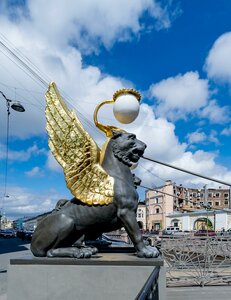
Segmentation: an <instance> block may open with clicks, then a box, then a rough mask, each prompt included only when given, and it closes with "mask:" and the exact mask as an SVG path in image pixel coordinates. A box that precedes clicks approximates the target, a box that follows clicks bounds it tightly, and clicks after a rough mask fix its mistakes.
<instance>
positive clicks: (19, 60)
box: [0, 41, 102, 134]
mask: <svg viewBox="0 0 231 300" xmlns="http://www.w3.org/2000/svg"><path fill="white" fill-rule="evenodd" d="M0 47H2V48H3V49H4V50H5V51H6V52H7V53H8V55H7V54H6V53H5V52H3V51H2V50H1V49H0V51H1V52H2V53H3V54H4V55H5V56H6V57H7V58H8V59H10V60H11V61H12V62H13V63H15V64H16V65H17V66H18V67H19V68H20V69H21V70H22V71H24V72H25V73H26V74H27V75H28V76H29V77H30V78H32V79H33V80H35V79H36V80H37V82H40V84H42V86H43V87H46V88H47V87H48V85H49V82H50V81H51V80H48V81H46V80H44V79H43V78H42V77H41V76H40V75H39V74H38V72H39V73H40V74H41V73H42V72H41V71H39V69H38V68H37V67H36V66H34V64H32V63H30V64H32V67H31V66H29V64H28V63H25V62H24V61H23V59H24V60H27V61H28V62H30V60H29V59H27V58H26V57H25V56H24V55H22V54H21V53H20V55H22V56H23V58H20V57H19V55H18V54H16V53H14V50H12V49H10V48H9V46H7V45H6V44H4V42H3V41H0ZM9 55H10V56H12V57H13V59H12V58H10V57H9ZM16 61H17V63H16ZM32 68H35V69H36V70H33V69H32ZM28 72H29V73H30V74H28ZM31 75H32V76H31ZM61 94H65V93H64V92H62V90H61ZM69 99H70V97H69V96H65V100H66V101H67V102H68V104H69V105H70V106H71V107H72V108H74V109H76V111H77V112H78V115H79V116H81V118H82V122H83V123H85V124H87V125H88V126H90V127H91V128H93V129H94V130H96V128H95V126H94V124H93V122H91V121H89V119H87V118H86V117H85V116H84V115H83V114H82V113H81V112H80V111H79V110H78V109H77V108H76V107H75V106H74V105H73V104H72V103H71V102H70V101H69ZM100 134H102V133H101V132H100Z"/></svg>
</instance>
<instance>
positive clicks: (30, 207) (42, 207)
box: [1, 186, 63, 218]
mask: <svg viewBox="0 0 231 300" xmlns="http://www.w3.org/2000/svg"><path fill="white" fill-rule="evenodd" d="M8 194H9V197H8V198H6V199H2V200H1V202H2V203H1V208H3V211H2V213H4V212H6V217H7V218H16V217H22V216H33V215H35V214H41V213H45V212H47V211H50V210H52V209H53V208H54V207H55V204H56V202H57V201H58V200H59V199H61V198H62V197H63V195H60V194H59V193H58V192H57V191H56V190H54V189H52V190H46V191H44V190H43V191H40V192H35V191H33V190H30V189H28V188H21V187H19V186H11V187H9V188H8Z"/></svg>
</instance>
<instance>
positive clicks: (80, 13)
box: [28, 0, 180, 52]
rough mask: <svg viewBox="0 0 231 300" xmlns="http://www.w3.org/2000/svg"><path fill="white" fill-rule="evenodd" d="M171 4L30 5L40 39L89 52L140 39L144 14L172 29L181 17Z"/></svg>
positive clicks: (141, 0) (143, 0) (140, 0)
mask: <svg viewBox="0 0 231 300" xmlns="http://www.w3.org/2000/svg"><path fill="white" fill-rule="evenodd" d="M169 4H170V1H167V5H165V6H162V4H160V3H159V2H157V1H154V0H137V1H133V0H127V1H123V0H117V1H107V0H101V1H97V2H95V1H93V0H79V1H75V0H69V1H68V5H66V3H65V2H63V1H58V2H57V1H55V0H50V1H48V2H47V1H45V0H37V1H34V0H33V1H32V0H31V1H28V7H29V14H30V20H31V21H32V23H33V27H34V28H35V29H36V31H37V32H38V33H39V35H41V36H42V35H43V36H44V37H45V39H48V40H49V42H50V43H57V44H60V43H66V44H67V43H72V44H76V45H78V47H80V48H81V49H82V50H84V51H88V52H89V51H91V50H94V49H95V47H97V45H98V44H103V45H104V46H105V47H107V48H108V47H111V46H112V45H113V43H114V42H115V41H116V42H118V41H127V40H129V39H131V38H132V37H133V36H134V35H138V34H139V33H140V32H141V31H142V30H143V29H144V28H145V27H146V24H143V23H142V22H141V17H142V15H143V14H144V13H147V14H149V15H150V17H151V18H152V22H153V24H154V25H156V27H158V29H162V28H169V27H170V26H171V20H172V17H173V18H174V17H175V16H176V15H178V14H179V13H180V11H179V9H178V8H177V7H176V8H172V7H170V5H169ZM44 8H46V9H44ZM121 8H122V9H121ZM54 16H55V17H54ZM41 19H42V21H41ZM51 22H52V26H50V27H49V26H47V24H50V23H51ZM105 29H106V30H105ZM60 36H62V39H60Z"/></svg>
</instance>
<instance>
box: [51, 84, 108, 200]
mask: <svg viewBox="0 0 231 300" xmlns="http://www.w3.org/2000/svg"><path fill="white" fill-rule="evenodd" d="M46 119H47V127H46V128H47V132H48V135H49V147H50V149H51V152H52V153H53V155H54V157H55V158H56V160H57V161H58V162H59V163H60V165H61V166H62V167H63V170H64V174H65V179H66V183H67V186H68V188H69V190H70V191H71V193H72V194H73V195H74V196H75V197H76V198H77V199H79V200H80V201H82V202H83V203H85V204H88V205H97V204H99V205H104V204H109V203H111V202H112V200H113V194H114V191H113V187H114V179H113V177H111V176H109V175H108V174H107V173H106V171H105V170H104V169H103V168H102V167H101V166H100V163H99V160H100V149H99V148H98V146H97V144H96V143H95V142H94V140H93V139H92V138H91V137H90V135H89V134H88V133H87V132H86V131H85V129H84V128H83V126H82V124H81V123H80V121H79V120H78V118H77V117H76V115H75V113H74V112H73V111H70V110H69V109H68V108H67V106H66V104H65V103H64V101H63V99H62V97H61V96H60V94H59V92H58V89H57V87H56V85H55V83H54V82H52V83H51V84H50V85H49V88H48V91H47V93H46Z"/></svg>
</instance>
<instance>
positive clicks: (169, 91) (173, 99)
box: [150, 72, 209, 120]
mask: <svg viewBox="0 0 231 300" xmlns="http://www.w3.org/2000/svg"><path fill="white" fill-rule="evenodd" d="M150 95H151V97H153V98H155V100H156V101H157V103H156V104H155V105H154V108H155V111H156V113H157V114H158V115H160V116H164V117H168V118H169V119H171V120H178V119H186V118H187V116H188V114H190V113H193V112H195V111H197V110H198V109H200V108H201V107H203V106H205V105H206V103H207V101H208V97H209V86H208V81H207V80H206V79H200V78H199V74H198V73H197V72H187V73H185V74H184V75H177V76H176V77H170V78H167V79H165V80H162V81H160V82H159V83H156V84H153V85H152V86H151V87H150Z"/></svg>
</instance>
